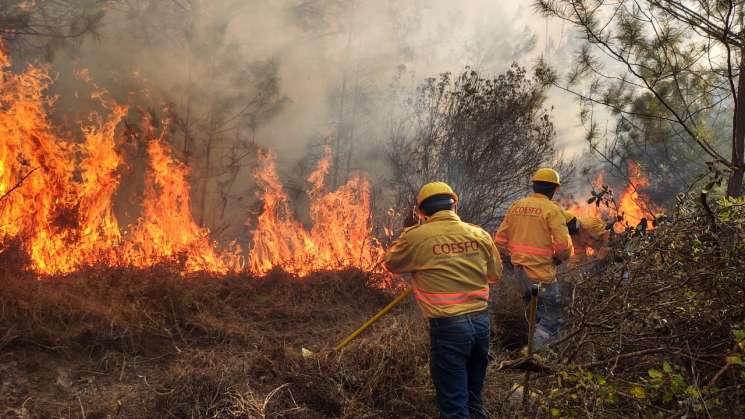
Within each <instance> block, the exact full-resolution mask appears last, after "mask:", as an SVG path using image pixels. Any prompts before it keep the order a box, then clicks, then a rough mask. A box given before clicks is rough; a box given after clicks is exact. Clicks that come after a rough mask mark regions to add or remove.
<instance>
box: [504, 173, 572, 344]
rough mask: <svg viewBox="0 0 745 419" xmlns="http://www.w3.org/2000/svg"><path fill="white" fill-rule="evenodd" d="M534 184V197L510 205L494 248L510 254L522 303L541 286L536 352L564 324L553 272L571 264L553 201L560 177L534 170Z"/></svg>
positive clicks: (563, 223)
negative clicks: (534, 288)
mask: <svg viewBox="0 0 745 419" xmlns="http://www.w3.org/2000/svg"><path fill="white" fill-rule="evenodd" d="M532 180H533V192H534V193H533V194H532V195H530V196H528V197H526V198H523V199H520V200H517V201H516V202H515V203H514V204H512V206H511V207H510V209H509V210H508V211H507V214H506V215H505V217H504V219H502V223H501V224H500V225H499V229H497V232H496V233H495V236H494V243H495V244H496V245H497V246H498V247H499V248H500V249H501V250H503V251H504V252H505V253H507V254H509V258H510V261H511V262H512V265H513V266H514V268H515V269H514V271H515V283H516V284H517V286H518V287H519V289H520V290H521V291H522V294H523V300H524V301H525V303H527V302H528V300H529V299H530V288H531V287H532V286H533V285H534V284H540V291H539V296H538V311H537V315H536V325H535V326H536V327H535V334H534V336H533V346H534V348H535V349H537V350H540V349H542V348H543V347H544V346H545V344H546V343H547V342H548V341H549V340H550V339H551V338H553V337H554V336H555V335H556V334H557V333H558V332H559V330H560V328H561V325H562V323H563V319H562V313H561V310H562V301H561V288H560V285H559V284H558V283H557V282H556V266H557V265H559V264H561V263H562V262H563V261H565V260H567V259H569V256H570V255H571V253H572V240H571V239H570V238H569V230H568V228H567V225H566V220H565V219H564V211H563V210H562V209H561V207H559V206H558V205H557V204H555V203H554V202H552V201H551V199H552V198H553V196H554V193H556V191H557V190H558V189H559V186H560V185H561V182H560V180H559V174H558V172H556V171H555V170H553V169H547V168H544V169H538V170H537V171H536V173H535V174H534V175H533V179H532Z"/></svg>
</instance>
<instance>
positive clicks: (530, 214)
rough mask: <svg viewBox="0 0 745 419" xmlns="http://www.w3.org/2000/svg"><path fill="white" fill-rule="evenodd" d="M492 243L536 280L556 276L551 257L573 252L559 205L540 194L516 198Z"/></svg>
mask: <svg viewBox="0 0 745 419" xmlns="http://www.w3.org/2000/svg"><path fill="white" fill-rule="evenodd" d="M494 243H496V245H497V246H498V247H499V248H501V249H503V250H504V251H506V253H509V255H510V259H511V261H512V264H513V265H515V266H519V267H522V268H523V270H524V273H525V275H526V276H527V277H528V278H530V279H532V280H534V281H538V282H553V281H554V280H555V279H556V265H555V263H554V259H558V260H560V261H565V260H567V259H569V256H570V255H571V254H572V240H571V238H570V237H569V230H568V229H567V226H566V220H565V219H564V213H563V212H562V209H561V207H559V206H558V205H557V204H556V203H554V202H553V201H551V200H550V199H548V197H546V196H545V195H542V194H537V193H535V194H532V195H530V196H529V197H526V198H523V199H520V200H517V201H515V202H514V203H513V204H512V206H511V207H510V209H509V210H508V211H507V214H506V215H505V217H504V219H503V220H502V224H500V226H499V229H498V230H497V233H496V235H495V236H494Z"/></svg>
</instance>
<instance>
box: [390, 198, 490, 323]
mask: <svg viewBox="0 0 745 419" xmlns="http://www.w3.org/2000/svg"><path fill="white" fill-rule="evenodd" d="M384 261H385V266H386V267H387V268H388V269H389V270H390V271H391V272H395V273H411V274H412V276H413V280H412V286H413V288H414V296H415V298H416V300H417V303H418V304H419V307H420V308H421V310H422V313H423V314H424V316H425V317H429V318H432V317H450V316H458V315H461V314H467V313H472V312H475V311H480V310H483V309H485V308H486V306H487V302H488V300H489V285H488V284H489V282H497V281H498V280H499V279H500V278H501V276H502V260H501V259H500V258H499V252H498V251H497V249H496V247H495V246H494V242H493V241H492V239H491V237H490V236H489V233H487V232H486V231H484V230H483V229H481V228H480V227H478V226H475V225H472V224H468V223H464V222H462V221H461V220H460V218H459V217H458V215H456V214H455V212H453V211H439V212H437V213H435V214H434V215H433V216H432V217H430V218H429V219H428V220H427V221H426V222H425V223H423V224H421V225H418V226H414V227H410V228H407V229H406V230H404V232H403V233H401V236H400V237H399V238H398V240H396V241H395V242H394V243H393V244H392V245H391V247H390V248H389V249H388V251H387V252H386V254H385V259H384Z"/></svg>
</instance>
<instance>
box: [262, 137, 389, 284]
mask: <svg viewBox="0 0 745 419" xmlns="http://www.w3.org/2000/svg"><path fill="white" fill-rule="evenodd" d="M260 162H261V164H260V167H259V168H258V169H257V170H256V171H255V172H254V175H255V177H256V180H257V182H258V183H259V186H260V187H262V188H263V193H262V194H261V196H260V198H261V200H262V201H263V203H264V206H263V211H262V213H261V215H260V216H259V219H258V226H257V227H256V229H255V230H254V231H253V236H252V239H253V240H252V242H253V246H254V247H253V248H252V249H251V252H250V254H249V262H248V263H249V268H250V270H251V271H252V272H255V273H259V274H263V273H266V272H268V271H270V270H272V269H273V268H276V267H281V268H282V269H284V270H286V271H288V272H290V273H294V274H297V275H306V274H308V273H310V272H312V271H316V270H324V269H340V268H345V267H350V266H353V267H357V268H360V269H363V270H370V269H373V268H374V266H375V264H376V262H377V261H378V260H380V258H381V256H382V254H383V249H382V247H380V245H379V244H378V242H377V241H376V240H375V238H374V237H373V236H372V226H371V225H370V220H369V214H370V186H369V184H368V183H367V181H365V180H364V179H362V178H361V177H359V176H354V177H352V178H351V179H350V180H349V181H348V182H347V183H346V184H345V185H343V186H342V187H340V188H339V189H338V190H336V191H334V192H327V191H326V190H325V185H324V178H325V176H326V173H327V172H328V170H329V168H330V166H331V150H330V148H326V152H325V156H324V157H323V158H322V159H321V160H320V161H319V162H318V166H317V167H316V169H315V170H314V171H313V173H311V175H310V176H309V177H308V182H310V184H311V189H310V190H309V191H308V199H309V201H310V218H311V221H312V223H313V226H312V228H311V229H310V230H306V229H305V228H304V227H303V225H302V224H301V223H299V222H298V221H297V220H296V219H295V217H294V215H293V212H292V210H291V209H290V205H289V202H288V198H287V195H286V194H285V192H284V190H283V188H282V184H281V183H280V181H279V178H278V176H277V171H276V165H275V158H274V156H273V155H272V154H270V153H266V154H264V155H262V156H261V158H260Z"/></svg>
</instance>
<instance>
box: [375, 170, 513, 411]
mask: <svg viewBox="0 0 745 419" xmlns="http://www.w3.org/2000/svg"><path fill="white" fill-rule="evenodd" d="M457 201H458V196H457V195H456V194H455V192H454V191H453V190H452V189H451V188H450V186H448V185H447V184H445V183H443V182H433V183H428V184H426V185H424V186H423V187H422V189H421V190H420V191H419V194H418V195H417V199H416V202H417V207H418V209H419V216H420V220H422V219H423V222H421V223H420V224H419V225H417V226H413V227H409V228H407V229H405V230H404V232H403V233H402V234H401V236H400V237H399V238H398V240H396V242H395V243H393V245H392V246H391V248H390V249H389V250H388V252H387V253H386V255H385V265H386V267H387V268H388V269H389V270H390V271H391V272H395V273H411V274H412V276H413V280H412V287H413V290H414V296H415V298H416V300H417V303H418V304H419V307H420V308H421V311H422V313H423V314H424V316H425V317H427V318H428V319H429V333H430V354H431V361H430V373H431V375H432V381H433V382H434V385H435V389H436V392H437V406H438V408H439V410H440V417H441V418H469V417H470V418H486V417H487V416H486V413H485V411H484V408H483V405H482V401H481V389H482V387H483V383H484V377H485V376H486V366H487V362H488V355H489V340H490V326H489V323H490V319H489V317H490V316H489V314H488V313H487V304H488V300H489V283H490V282H496V281H498V280H499V279H500V278H501V275H502V261H501V260H500V258H499V252H498V251H497V249H496V247H495V246H494V242H493V241H492V238H491V236H490V235H489V233H487V232H486V231H484V230H483V229H481V228H480V227H477V226H475V225H471V224H468V223H464V222H462V221H461V220H460V218H459V217H458V215H457V214H456V211H455V209H456V208H455V205H456V203H457Z"/></svg>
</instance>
